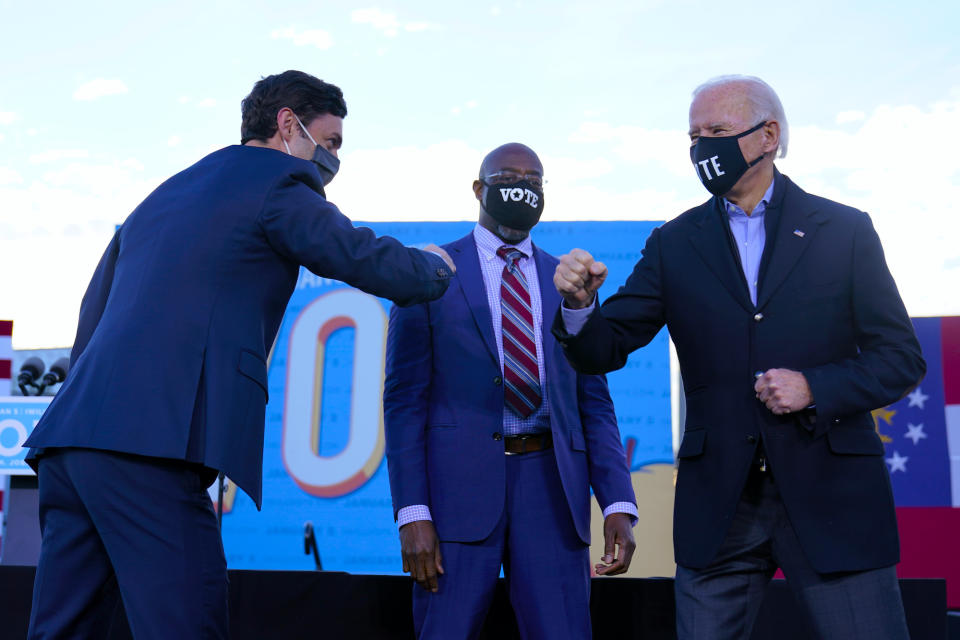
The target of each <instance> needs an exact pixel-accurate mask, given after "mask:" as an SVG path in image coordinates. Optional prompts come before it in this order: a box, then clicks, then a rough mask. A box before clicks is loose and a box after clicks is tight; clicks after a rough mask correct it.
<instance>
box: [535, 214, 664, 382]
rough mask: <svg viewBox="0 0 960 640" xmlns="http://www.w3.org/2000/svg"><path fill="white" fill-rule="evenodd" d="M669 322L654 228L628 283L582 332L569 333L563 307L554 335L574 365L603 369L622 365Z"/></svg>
mask: <svg viewBox="0 0 960 640" xmlns="http://www.w3.org/2000/svg"><path fill="white" fill-rule="evenodd" d="M665 322H666V319H665V317H664V305H663V296H662V284H661V264H660V230H659V229H654V230H653V233H652V234H651V235H650V238H648V239H647V245H646V247H644V249H643V256H642V257H641V258H640V261H639V262H637V264H636V266H635V267H634V268H633V273H631V274H630V277H629V278H627V281H626V283H624V285H623V286H622V287H620V290H619V291H617V293H615V294H614V295H612V296H611V297H610V298H608V299H607V301H606V302H604V303H603V305H602V306H600V307H599V308H598V309H595V310H594V312H593V313H592V314H590V318H589V319H588V320H587V322H586V324H585V325H584V326H583V328H582V329H581V330H580V332H579V333H577V335H575V336H574V335H571V334H569V333H567V331H566V328H565V327H564V324H563V316H562V311H561V310H560V309H558V310H557V314H556V316H555V318H554V323H553V334H554V335H555V336H556V338H557V340H559V341H560V344H561V345H563V351H564V353H565V354H566V356H567V360H569V361H570V364H572V365H573V367H574V368H575V369H577V370H578V371H580V372H582V373H587V374H601V373H607V372H609V371H615V370H617V369H620V368H621V367H623V365H625V364H626V363H627V357H628V356H629V355H630V354H631V353H632V352H634V351H636V350H637V349H639V348H640V347H643V346H645V345H646V344H648V343H649V342H650V341H651V340H653V338H654V337H655V336H656V335H657V332H659V331H660V329H661V328H662V327H663V325H664V323H665Z"/></svg>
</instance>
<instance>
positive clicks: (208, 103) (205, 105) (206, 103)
mask: <svg viewBox="0 0 960 640" xmlns="http://www.w3.org/2000/svg"><path fill="white" fill-rule="evenodd" d="M197 106H198V107H200V108H202V109H209V108H210V107H215V106H217V101H216V100H214V99H213V98H204V99H203V100H201V101H200V102H198V103H197Z"/></svg>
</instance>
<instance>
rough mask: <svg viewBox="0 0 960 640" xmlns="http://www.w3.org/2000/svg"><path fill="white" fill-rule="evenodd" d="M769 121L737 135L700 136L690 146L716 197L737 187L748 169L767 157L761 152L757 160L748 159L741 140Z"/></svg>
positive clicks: (701, 174) (699, 173)
mask: <svg viewBox="0 0 960 640" xmlns="http://www.w3.org/2000/svg"><path fill="white" fill-rule="evenodd" d="M765 124H767V123H766V122H765V121H764V122H761V123H760V124H758V125H757V126H755V127H752V128H750V129H747V130H746V131H744V132H743V133H738V134H737V135H735V136H721V137H707V136H700V137H699V138H697V143H696V144H695V145H693V146H692V147H690V160H691V161H692V162H693V168H694V169H696V171H697V177H699V178H700V182H702V183H703V186H704V187H706V188H707V191H709V192H710V193H712V194H713V195H715V196H722V195H723V194H725V193H727V192H728V191H730V189H733V185H735V184H737V181H738V180H740V178H742V177H743V174H745V173H746V172H747V169H749V168H750V167H752V166H753V165H755V164H757V163H758V162H760V161H761V160H763V158H764V155H761V156H760V157H759V158H757V159H756V160H754V161H753V162H747V160H746V158H744V157H743V152H742V151H741V150H740V143H739V142H738V140H740V138H742V137H743V136H747V135H750V134H751V133H753V132H754V131H756V130H757V129H759V128H760V127H762V126H763V125H765Z"/></svg>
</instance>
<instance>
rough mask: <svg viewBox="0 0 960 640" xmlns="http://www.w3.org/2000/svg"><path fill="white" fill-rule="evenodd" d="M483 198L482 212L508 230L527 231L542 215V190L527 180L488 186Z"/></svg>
mask: <svg viewBox="0 0 960 640" xmlns="http://www.w3.org/2000/svg"><path fill="white" fill-rule="evenodd" d="M483 184H484V185H486V187H487V192H486V194H484V197H483V210H484V211H486V212H487V213H488V214H490V217H491V218H493V219H494V220H496V221H497V222H499V223H500V224H502V225H503V226H505V227H508V228H510V229H516V230H518V231H529V230H530V229H533V227H534V226H535V225H536V224H537V223H538V222H540V216H541V214H543V190H542V189H538V188H536V187H535V186H533V185H532V184H531V183H530V181H529V180H520V181H519V182H513V183H510V184H488V183H486V182H484V183H483Z"/></svg>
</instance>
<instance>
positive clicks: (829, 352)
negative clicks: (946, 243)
mask: <svg viewBox="0 0 960 640" xmlns="http://www.w3.org/2000/svg"><path fill="white" fill-rule="evenodd" d="M721 207H722V204H721V201H720V199H719V198H712V199H711V200H709V201H708V202H706V203H705V204H703V205H701V206H699V207H695V208H694V209H691V210H689V211H687V212H686V213H684V214H683V215H681V216H679V217H678V218H676V219H675V220H672V221H671V222H668V223H666V224H664V225H663V226H662V227H660V228H659V229H656V230H655V231H654V232H653V233H652V234H651V236H650V238H649V239H648V241H647V245H646V248H645V249H644V251H643V257H642V258H641V260H640V261H639V262H638V263H637V265H636V267H635V268H634V270H633V273H632V274H631V276H630V277H629V278H628V279H627V282H626V284H624V286H623V287H621V289H620V290H619V291H618V292H617V293H616V294H615V295H613V296H611V297H610V298H609V299H608V300H607V301H606V302H604V304H603V305H602V307H601V308H599V309H598V310H597V311H596V312H595V313H593V314H592V315H591V316H590V319H589V320H588V322H587V324H586V326H585V327H584V328H583V330H582V331H581V332H580V333H579V334H578V335H577V336H576V337H571V336H569V335H567V334H566V332H565V331H564V327H563V324H562V322H561V318H560V317H559V316H558V317H557V319H556V322H555V324H554V333H555V334H556V335H557V337H558V338H559V339H560V340H561V341H562V342H563V343H564V345H565V352H566V354H567V355H568V357H569V359H570V361H571V362H572V363H573V364H574V366H576V367H577V368H578V369H579V370H581V371H585V372H588V373H601V372H605V371H611V370H614V369H618V368H620V367H622V366H623V364H624V363H625V362H626V358H627V355H628V354H629V353H630V352H632V351H633V350H635V349H637V348H639V347H642V346H643V345H645V344H647V343H648V342H649V341H650V340H651V339H652V338H653V337H654V335H656V333H657V332H658V331H659V330H660V328H661V327H662V326H663V325H664V324H666V325H667V328H668V329H669V331H670V336H671V337H672V338H673V341H674V343H675V344H676V347H677V355H678V357H679V359H680V369H681V372H682V374H683V383H684V391H685V393H686V407H687V409H686V425H685V430H684V434H683V441H682V443H681V445H680V450H679V452H678V454H677V455H678V458H679V474H678V479H677V489H676V502H675V512H674V547H675V552H676V559H677V561H678V562H679V563H680V564H682V565H684V566H687V567H692V568H702V567H704V566H706V565H707V564H709V563H710V561H711V560H712V559H713V557H714V556H715V554H716V552H717V550H718V548H719V546H720V543H721V542H722V541H723V538H724V536H725V535H726V532H727V529H728V528H729V526H730V522H731V519H732V518H733V515H734V511H735V509H736V506H737V501H738V500H739V497H740V494H741V491H742V489H743V487H744V484H745V482H746V478H747V473H748V471H749V466H750V463H751V460H752V458H753V456H754V451H755V449H756V447H757V442H758V440H760V439H761V438H762V441H763V443H764V447H765V448H766V454H767V457H768V459H769V460H770V464H771V468H772V469H773V475H774V477H775V478H776V482H777V487H778V488H779V491H780V494H781V495H782V497H783V501H784V504H785V506H786V509H787V513H788V514H789V516H790V521H791V523H792V524H793V526H794V528H795V530H796V532H797V536H798V537H799V540H800V544H801V545H802V547H803V549H804V551H805V553H806V555H807V557H808V558H809V560H810V562H811V563H812V564H813V566H814V567H815V568H816V569H817V570H818V571H821V572H831V571H853V570H862V569H869V568H875V567H882V566H888V565H892V564H894V563H896V562H897V561H898V559H899V545H898V540H897V525H896V515H895V512H894V505H893V496H892V492H891V489H890V479H889V475H888V472H887V467H886V463H885V462H884V458H883V454H884V449H883V443H882V442H881V441H880V438H879V436H878V435H877V433H876V431H875V428H874V423H873V420H872V418H871V416H870V411H871V410H872V409H875V408H877V407H882V406H885V405H887V404H889V403H891V402H894V401H896V400H897V399H899V398H900V397H902V396H903V395H904V393H906V392H907V391H908V390H909V389H910V388H911V387H913V386H914V385H915V384H917V382H918V381H919V380H920V379H921V378H922V377H923V375H924V373H925V371H926V369H925V366H926V365H925V363H924V361H923V358H922V357H921V354H920V345H919V344H918V342H917V339H916V336H915V335H914V331H913V326H912V324H911V323H910V318H909V317H908V316H907V312H906V310H905V309H904V306H903V303H902V302H901V300H900V295H899V293H898V292H897V288H896V285H895V284H894V281H893V278H892V277H891V275H890V271H889V270H888V269H887V265H886V262H885V260H884V257H883V249H882V248H881V246H880V239H879V238H878V237H877V234H876V232H875V231H874V229H873V225H872V224H871V222H870V218H869V217H868V216H867V215H866V214H865V213H863V212H860V211H857V210H855V209H852V208H850V207H846V206H843V205H841V204H838V203H836V202H831V201H830V200H826V199H824V198H820V197H817V196H813V195H810V194H807V193H805V192H804V191H802V190H801V189H800V188H799V187H797V186H796V185H795V184H794V183H793V182H791V181H790V179H789V178H787V177H786V176H783V175H781V174H780V173H779V172H778V173H777V174H776V183H775V187H774V193H773V197H772V200H771V202H770V205H769V206H768V208H767V213H766V220H767V243H766V249H765V251H764V256H763V260H762V262H761V268H760V281H759V291H758V301H757V305H756V306H754V305H753V304H752V303H751V301H750V296H749V293H748V291H747V287H746V283H745V281H744V277H743V275H742V271H741V269H740V266H739V264H740V263H739V259H738V258H736V257H734V251H735V248H733V246H732V245H731V243H730V240H729V236H728V227H727V222H726V219H725V217H724V214H723V212H722V211H721ZM772 368H787V369H794V370H798V371H801V372H802V373H803V374H804V375H805V376H806V378H807V380H808V382H809V384H810V388H811V390H812V391H813V398H814V402H815V403H816V408H815V411H806V412H804V413H803V414H801V415H785V416H776V415H774V414H773V413H771V412H770V411H768V410H767V409H766V408H765V407H764V406H763V405H762V404H761V403H760V401H759V400H757V398H756V397H755V393H754V390H753V385H754V374H755V372H758V371H765V370H767V369H772Z"/></svg>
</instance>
